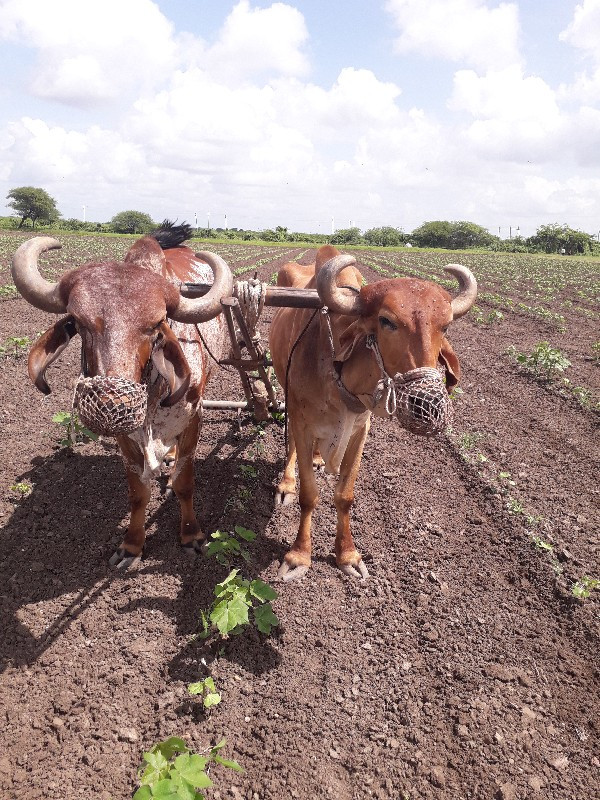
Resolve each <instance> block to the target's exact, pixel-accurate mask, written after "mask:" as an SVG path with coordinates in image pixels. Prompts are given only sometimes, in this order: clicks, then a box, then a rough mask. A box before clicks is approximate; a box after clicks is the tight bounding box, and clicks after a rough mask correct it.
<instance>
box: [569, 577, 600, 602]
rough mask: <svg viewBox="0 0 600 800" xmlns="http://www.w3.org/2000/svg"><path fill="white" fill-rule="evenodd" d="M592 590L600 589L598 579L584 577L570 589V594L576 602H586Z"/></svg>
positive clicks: (599, 580)
mask: <svg viewBox="0 0 600 800" xmlns="http://www.w3.org/2000/svg"><path fill="white" fill-rule="evenodd" d="M594 589H600V579H598V578H590V576H589V575H584V576H583V578H579V580H577V581H576V582H575V583H574V584H573V586H572V587H571V594H572V595H573V597H576V598H577V599H578V600H587V598H588V597H589V596H590V594H591V593H592V592H593V591H594Z"/></svg>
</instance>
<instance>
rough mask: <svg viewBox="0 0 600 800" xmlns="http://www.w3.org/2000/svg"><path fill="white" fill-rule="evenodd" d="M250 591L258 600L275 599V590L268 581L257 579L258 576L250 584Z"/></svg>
mask: <svg viewBox="0 0 600 800" xmlns="http://www.w3.org/2000/svg"><path fill="white" fill-rule="evenodd" d="M250 591H251V592H252V594H253V595H254V597H256V598H257V599H258V600H261V601H265V600H276V599H277V592H276V591H275V589H273V588H272V587H271V586H269V584H268V583H265V582H264V581H261V580H259V579H258V578H257V579H256V580H254V581H252V583H251V584H250Z"/></svg>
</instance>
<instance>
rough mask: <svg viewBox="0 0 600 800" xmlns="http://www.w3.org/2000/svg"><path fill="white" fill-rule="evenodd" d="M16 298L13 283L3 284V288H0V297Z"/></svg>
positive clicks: (15, 288)
mask: <svg viewBox="0 0 600 800" xmlns="http://www.w3.org/2000/svg"><path fill="white" fill-rule="evenodd" d="M16 296H17V287H16V286H15V285H14V283H5V284H4V286H0V297H16Z"/></svg>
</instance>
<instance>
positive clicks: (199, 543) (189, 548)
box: [181, 539, 206, 558]
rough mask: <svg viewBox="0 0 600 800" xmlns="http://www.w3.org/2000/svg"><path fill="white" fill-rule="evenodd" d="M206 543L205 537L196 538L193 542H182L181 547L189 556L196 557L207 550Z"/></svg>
mask: <svg viewBox="0 0 600 800" xmlns="http://www.w3.org/2000/svg"><path fill="white" fill-rule="evenodd" d="M205 544H206V542H205V541H204V539H194V541H193V542H187V544H182V545H181V548H182V550H183V552H184V553H185V554H186V556H188V558H196V556H197V555H199V554H200V553H202V552H203V551H204V550H205Z"/></svg>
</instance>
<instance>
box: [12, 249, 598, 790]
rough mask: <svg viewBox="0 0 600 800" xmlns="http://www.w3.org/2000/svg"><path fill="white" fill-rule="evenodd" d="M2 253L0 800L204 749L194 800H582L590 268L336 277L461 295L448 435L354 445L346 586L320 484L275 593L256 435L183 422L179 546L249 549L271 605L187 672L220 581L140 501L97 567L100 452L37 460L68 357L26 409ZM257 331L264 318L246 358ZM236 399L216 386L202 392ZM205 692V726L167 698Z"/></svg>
mask: <svg viewBox="0 0 600 800" xmlns="http://www.w3.org/2000/svg"><path fill="white" fill-rule="evenodd" d="M19 241H20V239H19V237H18V236H17V235H16V234H6V235H3V236H2V237H0V247H1V248H2V252H1V256H2V260H1V262H0V345H1V346H2V347H3V348H4V349H3V351H2V353H1V354H0V370H1V374H2V380H1V382H0V420H1V425H2V453H3V458H2V468H1V471H0V523H1V525H2V527H1V530H0V552H1V554H2V565H1V568H0V569H1V572H0V601H1V606H2V617H1V619H2V622H1V627H0V642H1V644H0V661H1V665H2V672H1V677H0V692H1V695H0V703H1V705H0V789H1V790H2V791H1V794H2V797H3V798H6V800H42V798H43V799H44V800H83V798H91V797H93V798H98V799H99V800H110V799H112V800H126V798H131V796H132V794H133V792H134V791H135V789H136V786H137V783H136V770H137V768H138V766H139V764H140V762H141V758H142V754H143V752H144V751H145V750H148V749H150V747H152V745H153V744H155V743H156V742H158V741H160V740H163V739H165V738H167V737H168V736H181V737H183V738H184V739H185V740H186V741H187V742H188V744H189V745H190V747H192V748H193V749H194V750H195V751H196V752H204V751H206V750H207V749H208V748H209V747H210V746H211V745H213V744H214V743H215V742H217V741H219V740H220V739H222V738H223V737H225V738H226V740H227V744H226V746H225V750H224V753H225V756H226V757H229V758H235V759H236V760H237V761H238V762H239V763H240V764H241V765H242V766H243V767H244V768H245V772H244V773H243V774H237V773H235V772H232V771H229V770H226V769H224V768H223V767H214V768H213V769H212V770H211V777H212V779H213V781H214V787H213V788H212V789H207V790H205V791H206V796H207V797H208V798H214V800H218V798H246V800H287V798H311V800H312V798H331V799H332V800H363V798H370V797H375V798H382V799H383V798H386V799H387V798H389V800H403V799H404V798H410V800H415V799H416V798H451V799H452V800H455V799H459V798H477V800H480V799H481V800H484V799H487V798H501V799H502V800H510V799H511V798H540V799H541V798H544V800H580V799H581V798H585V797H592V796H597V795H598V792H599V791H600V761H599V758H600V746H599V727H600V692H599V688H600V687H599V684H600V681H599V662H598V654H599V652H600V646H599V637H598V634H599V627H600V626H599V617H598V611H599V609H600V591H597V590H593V589H591V590H590V593H589V597H587V598H583V599H578V598H577V597H576V596H575V595H574V593H573V587H574V586H575V587H576V588H575V592H576V593H577V587H578V586H582V585H584V584H581V583H577V582H578V581H581V579H583V577H584V576H589V577H590V578H596V579H597V578H600V564H599V559H598V555H599V550H600V541H599V536H598V533H599V526H598V517H599V513H598V512H599V501H600V488H599V486H600V482H599V480H598V478H599V474H600V470H599V455H600V443H599V436H598V421H599V417H598V412H597V410H595V409H596V408H597V403H598V399H599V398H598V385H599V375H600V366H598V361H599V358H598V356H599V355H600V354H599V353H598V348H596V349H595V350H594V344H595V343H596V342H598V340H600V325H599V321H600V313H599V312H600V308H599V305H598V297H597V288H598V278H599V271H600V267H599V262H592V261H589V260H588V261H584V260H577V259H574V258H559V257H556V258H554V257H535V256H519V255H515V256H508V255H493V254H490V255H487V254H468V255H466V254H456V253H427V252H416V251H415V252H410V251H409V250H406V251H404V252H402V253H392V254H390V253H387V254H386V253H382V252H375V251H372V252H367V251H365V252H358V253H357V254H356V255H357V260H358V265H359V267H360V268H361V270H362V272H363V274H364V275H365V278H366V279H367V281H368V282H372V281H374V280H377V279H379V278H380V277H382V276H383V275H389V274H394V275H396V274H397V275H400V274H408V273H417V274H421V275H425V276H432V277H436V278H443V277H444V275H443V272H442V266H443V265H444V264H445V263H447V262H449V261H459V262H461V263H464V264H466V265H467V266H469V267H470V268H471V269H472V270H473V272H474V273H475V274H476V276H477V278H478V280H479V284H480V291H481V294H480V300H479V301H478V304H477V309H475V310H473V311H472V312H471V313H469V315H467V316H466V317H464V318H463V319H461V320H460V321H458V322H457V323H455V324H454V325H453V326H452V327H451V330H450V338H451V341H452V344H453V347H454V349H455V351H456V353H457V354H458V356H459V358H460V361H461V366H462V369H463V379H462V382H461V388H462V390H463V393H462V394H460V395H458V396H457V398H456V400H455V422H454V429H453V431H452V433H451V434H450V435H448V436H444V437H441V438H436V439H433V440H427V439H422V438H417V437H412V436H411V435H410V434H408V433H406V432H404V431H403V430H401V429H400V428H399V427H397V426H396V425H394V424H392V423H386V422H384V421H383V420H380V419H375V420H374V422H373V426H372V428H371V433H370V436H369V440H368V442H367V446H366V448H365V455H364V460H363V464H362V468H361V472H360V476H359V480H358V482H357V491H356V503H355V506H354V509H353V515H352V519H353V529H354V531H355V539H356V542H357V546H358V548H359V549H360V550H361V551H362V553H363V554H364V556H365V562H366V563H367V565H368V568H369V571H370V574H371V577H370V579H369V580H368V581H364V582H361V581H358V580H354V579H352V578H349V577H346V576H344V575H342V574H341V573H340V572H339V571H338V570H337V569H336V567H335V563H334V560H333V557H332V550H333V538H334V530H335V514H334V508H333V504H332V500H331V497H332V488H333V480H334V479H333V478H331V477H329V476H325V475H322V476H319V481H320V485H321V504H320V505H319V507H318V509H317V512H316V513H315V517H314V528H313V529H314V561H313V566H312V569H311V571H310V572H309V574H308V576H307V577H306V578H305V579H304V580H303V581H301V582H298V583H292V584H282V583H277V584H276V583H275V576H276V572H277V566H278V564H279V562H280V560H281V559H282V557H283V555H284V553H285V552H286V548H287V547H288V546H289V544H290V542H291V541H293V538H294V536H295V531H296V525H297V521H298V516H299V512H298V509H297V507H296V506H295V505H291V506H288V507H285V508H279V509H277V510H275V509H274V507H273V502H272V498H273V485H274V483H276V482H277V480H278V478H279V476H280V473H281V470H282V467H283V455H284V445H283V429H282V427H281V426H280V425H279V424H277V423H276V422H275V421H273V422H272V423H269V424H267V425H265V426H263V427H259V426H257V425H256V424H254V422H253V421H252V420H251V419H249V418H244V417H242V418H241V424H239V423H238V420H237V419H236V416H235V414H233V413H229V412H227V413H223V412H219V411H207V412H205V419H204V427H203V431H202V435H201V440H200V444H199V446H198V451H197V478H196V501H197V507H198V508H199V509H200V514H201V519H202V523H203V526H204V529H205V531H206V532H207V533H211V532H213V531H215V530H217V529H219V530H221V531H227V530H231V529H233V526H234V525H236V524H241V525H243V526H245V527H247V528H250V529H252V530H253V531H255V532H256V534H257V539H256V542H255V543H254V544H252V545H250V549H251V554H252V558H251V561H250V562H249V563H248V564H246V565H243V564H242V565H240V566H242V569H243V571H244V574H246V575H247V576H248V577H250V578H254V577H261V578H262V579H263V580H265V581H267V582H269V583H270V584H271V585H273V586H275V587H276V588H277V590H278V592H279V597H278V599H277V600H275V601H274V603H273V607H274V610H275V612H276V613H277V615H278V617H279V620H280V626H279V628H278V629H277V630H276V631H275V633H274V634H273V635H271V636H270V637H268V638H267V637H265V636H263V635H262V634H259V633H258V632H257V631H256V630H254V629H252V630H249V631H247V632H245V633H243V634H242V635H240V636H237V637H231V638H229V639H228V640H227V641H225V642H222V643H220V644H219V645H218V646H215V645H213V644H210V645H207V644H204V643H203V642H202V641H200V640H198V639H195V638H194V636H195V634H197V633H198V632H199V630H200V613H199V612H200V609H203V608H204V609H206V608H207V607H208V606H209V604H210V602H211V600H212V597H213V587H214V585H215V583H217V582H218V581H219V580H222V579H223V578H224V577H225V576H226V574H227V568H226V567H221V566H219V565H218V564H217V563H216V562H215V561H214V559H208V558H206V557H198V558H197V559H196V560H195V561H190V560H189V558H188V557H186V556H185V555H184V554H182V552H181V551H180V549H179V547H178V544H177V529H178V520H179V512H178V507H177V503H176V501H175V500H173V499H168V498H165V497H164V494H163V493H164V489H165V483H164V481H162V482H158V483H157V485H156V487H155V490H154V493H153V496H152V500H151V504H150V507H149V516H148V527H149V536H148V539H147V545H146V552H145V558H144V559H143V560H142V562H141V563H140V565H139V567H138V568H137V569H134V570H132V571H128V572H121V571H115V570H113V569H111V568H110V567H109V566H108V559H109V557H110V555H111V554H112V552H113V551H114V549H115V547H116V546H117V544H118V543H119V541H120V538H121V536H122V533H123V527H124V525H125V524H126V522H127V494H126V484H125V480H124V472H123V468H122V464H121V459H120V456H119V454H118V452H117V450H116V448H115V446H114V444H113V443H112V441H111V440H102V441H100V442H93V443H88V444H84V445H82V446H79V447H76V448H75V449H74V450H69V449H66V448H64V447H63V448H61V447H60V446H59V445H58V439H60V437H61V432H60V426H59V425H57V424H56V423H53V422H52V416H53V415H54V414H55V413H57V412H58V411H68V410H70V407H71V401H72V391H73V385H74V382H75V380H76V378H77V374H78V369H79V347H78V343H77V340H75V341H74V342H73V343H72V344H71V346H70V347H69V348H67V350H66V351H65V352H64V353H63V355H62V356H61V358H60V359H59V360H58V361H57V362H56V363H55V365H53V366H52V367H51V368H50V370H49V372H48V379H49V383H50V385H51V387H52V389H53V392H52V394H51V395H49V396H48V397H44V396H42V395H41V394H40V393H39V392H37V390H36V389H35V388H34V386H33V385H32V384H31V382H30V381H29V379H28V377H27V366H26V352H27V339H29V340H34V339H35V337H36V336H37V334H38V333H39V332H41V331H43V330H44V329H45V328H46V327H48V325H49V324H51V322H52V317H51V315H48V314H45V313H43V312H41V311H37V310H35V309H33V308H31V307H30V306H29V305H28V304H27V303H26V302H25V301H24V300H22V299H21V298H19V297H18V296H16V295H15V294H13V293H12V290H11V289H10V288H7V287H10V283H11V279H10V272H9V262H10V256H11V255H12V252H13V251H14V249H15V248H16V246H17V245H18V243H19ZM202 246H203V247H206V246H207V245H206V244H204V245H202ZM213 248H214V249H215V250H216V251H217V252H220V253H221V254H222V255H223V256H224V257H225V258H227V259H228V260H230V261H231V266H232V269H235V270H236V271H238V273H239V275H240V277H242V276H243V274H246V273H247V274H248V275H250V274H251V273H252V272H253V271H254V269H258V273H259V276H260V277H261V278H262V279H263V280H267V281H268V280H269V279H270V277H271V276H272V274H273V273H274V272H276V271H277V269H278V268H279V266H280V265H281V264H282V263H284V262H285V261H286V260H289V259H290V258H296V257H299V259H300V261H301V262H302V263H309V262H310V261H311V257H312V256H313V255H314V251H313V250H307V249H306V248H302V249H300V248H294V247H291V246H290V247H288V248H287V249H283V250H281V249H276V248H274V247H271V248H265V249H263V250H261V249H259V248H256V247H254V248H250V247H243V246H234V245H226V246H220V245H216V246H213ZM125 249H126V244H125V243H124V242H123V241H121V240H119V239H115V240H105V239H94V238H91V237H88V238H85V237H73V238H72V239H69V240H68V241H66V243H65V248H64V250H62V251H59V252H56V253H53V254H51V255H49V256H48V257H47V258H45V259H44V264H45V265H46V266H47V267H49V268H50V269H52V270H54V271H55V272H54V274H60V273H61V272H62V271H63V270H64V269H66V268H68V267H72V266H75V265H77V264H79V263H83V262H84V261H86V260H90V259H91V258H96V257H98V256H100V255H104V256H106V257H109V256H111V257H114V256H115V255H119V254H120V253H122V252H124V251H125ZM258 262H261V263H260V264H259V263H258ZM49 274H52V273H49ZM498 312H499V313H498ZM268 320H269V312H268V310H267V313H265V316H264V321H263V323H262V329H263V332H264V333H265V334H266V332H267V328H268ZM25 337H27V338H25ZM19 339H21V340H24V341H21V343H19V342H18V341H16V340H19ZM543 341H546V342H549V344H550V345H551V346H552V347H553V348H556V349H559V350H560V351H561V353H562V354H564V356H566V358H568V359H569V361H570V362H571V366H570V367H568V368H567V369H566V371H565V372H564V374H563V375H560V374H558V375H556V376H555V377H554V378H553V379H551V380H546V379H544V378H543V377H542V378H539V377H536V376H535V375H533V374H532V373H531V372H530V371H527V370H526V369H525V368H524V366H523V365H521V366H519V365H518V364H517V363H516V362H515V360H514V358H511V357H510V356H509V355H507V352H506V351H507V349H508V348H509V347H511V346H513V347H514V348H515V350H516V352H517V353H521V354H524V355H525V354H528V353H530V352H531V351H532V349H533V348H534V347H535V345H536V344H538V343H539V342H543ZM525 366H526V365H525ZM564 377H566V378H567V379H568V380H569V381H570V382H569V383H564V380H563V378H564ZM241 394H242V393H241V387H240V386H239V382H238V379H237V376H236V375H235V374H231V373H229V372H225V371H219V372H218V373H217V374H216V375H215V377H214V379H213V381H212V383H211V384H210V386H209V392H208V395H209V396H210V397H212V398H238V399H241ZM242 466H247V467H252V469H241V467H242ZM585 585H587V586H588V587H589V586H590V584H589V582H588V584H585ZM585 585H584V586H585ZM584 593H585V592H584ZM208 674H211V675H212V676H213V678H214V680H215V683H216V685H217V688H218V690H219V691H220V693H221V694H222V702H221V703H220V704H219V705H217V706H216V707H214V708H213V709H211V711H210V712H206V711H205V710H204V709H203V707H202V703H201V702H200V701H199V700H198V698H196V697H193V696H191V695H190V694H189V693H188V690H187V685H188V684H189V683H190V682H193V681H197V680H199V679H202V678H204V677H206V676H207V675H208Z"/></svg>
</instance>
